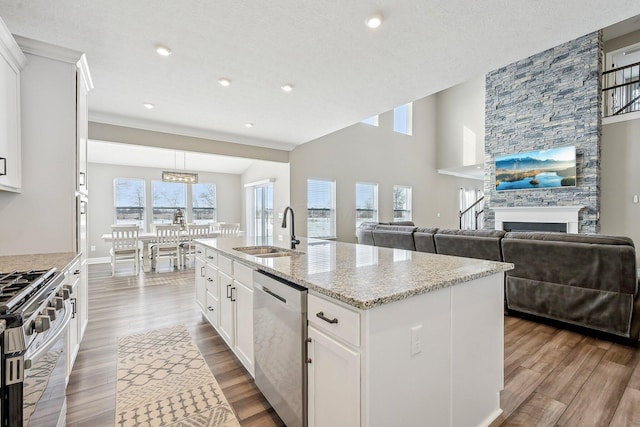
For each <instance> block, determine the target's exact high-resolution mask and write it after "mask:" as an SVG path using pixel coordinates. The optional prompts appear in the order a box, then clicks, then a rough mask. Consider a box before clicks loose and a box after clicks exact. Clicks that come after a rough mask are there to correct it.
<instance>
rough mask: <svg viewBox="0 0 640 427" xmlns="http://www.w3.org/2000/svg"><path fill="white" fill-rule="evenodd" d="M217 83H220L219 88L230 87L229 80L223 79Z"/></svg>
mask: <svg viewBox="0 0 640 427" xmlns="http://www.w3.org/2000/svg"><path fill="white" fill-rule="evenodd" d="M218 83H220V86H224V87H227V86H229V85H231V80H229V79H226V78H224V77H223V78H221V79H219V80H218Z"/></svg>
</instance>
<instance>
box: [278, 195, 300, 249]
mask: <svg viewBox="0 0 640 427" xmlns="http://www.w3.org/2000/svg"><path fill="white" fill-rule="evenodd" d="M287 211H289V212H291V228H290V234H291V249H295V248H296V245H297V244H299V243H300V240H298V239H296V224H295V217H294V215H293V209H291V207H290V206H287V207H286V208H284V215H282V228H287Z"/></svg>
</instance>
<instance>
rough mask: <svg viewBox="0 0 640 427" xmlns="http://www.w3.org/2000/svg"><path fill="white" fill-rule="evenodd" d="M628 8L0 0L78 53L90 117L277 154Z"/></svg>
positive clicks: (47, 37)
mask: <svg viewBox="0 0 640 427" xmlns="http://www.w3.org/2000/svg"><path fill="white" fill-rule="evenodd" d="M376 12H378V13H381V14H382V15H383V17H384V21H383V23H382V25H381V26H380V27H379V28H378V29H375V30H372V29H369V28H367V27H366V26H365V24H364V21H365V19H366V17H367V16H369V15H371V14H373V13H376ZM636 15H640V1H638V0H607V1H603V0H563V1H557V0H536V1H531V0H482V1H481V0H477V1H472V0H466V1H465V0H347V1H345V0H271V1H238V0H215V1H214V0H181V1H172V0H135V1H131V0H91V1H78V0H54V1H52V0H0V17H1V18H2V19H3V20H4V21H5V23H6V24H7V26H8V27H9V30H10V31H11V32H12V33H14V34H17V35H20V36H23V37H28V38H32V39H36V40H42V41H46V42H49V43H52V44H56V45H60V46H63V47H67V48H70V49H74V50H79V51H83V52H86V56H87V60H88V63H89V68H90V71H91V74H92V77H93V81H94V85H95V89H94V90H93V91H92V92H91V93H90V94H89V115H90V120H92V121H97V122H103V123H110V124H117V125H123V126H131V127H138V128H143V129H150V130H158V131H164V132H173V133H179V134H184V135H191V136H199V137H204V138H210V139H217V140H222V141H229V142H237V143H243V144H250V145H258V146H265V147H272V148H280V149H285V150H291V149H293V148H295V146H296V145H299V144H303V143H305V142H308V141H311V140H313V139H316V138H318V137H321V136H323V135H326V134H328V133H331V132H333V131H336V130H338V129H342V128H344V127H346V126H349V125H351V124H353V123H357V122H359V121H360V120H362V119H365V118H367V117H369V116H372V115H374V114H378V113H381V112H385V111H389V110H391V109H392V108H394V107H396V106H398V105H401V104H404V103H406V102H409V101H413V100H416V99H419V98H422V97H424V96H427V95H430V94H433V93H436V92H438V91H440V90H443V89H446V88H448V87H451V86H453V85H456V84H458V83H461V82H463V81H465V80H468V79H470V78H473V77H476V76H478V75H480V74H483V73H486V72H487V71H489V70H492V69H496V68H499V67H501V66H503V65H506V64H508V63H511V62H514V61H516V60H519V59H522V58H525V57H527V56H530V55H532V54H535V53H538V52H540V51H543V50H545V49H547V48H550V47H553V46H556V45H558V44H561V43H563V42H566V41H568V40H572V39H575V38H577V37H579V36H582V35H584V34H586V33H588V32H591V31H595V30H598V29H601V28H604V27H607V26H609V25H611V24H614V23H617V22H619V21H622V20H624V19H626V18H629V17H633V16H636ZM157 45H165V46H167V47H169V48H170V49H171V50H172V51H173V54H172V55H170V56H168V57H161V56H159V55H157V54H156V52H155V48H156V46H157ZM220 78H227V79H229V80H230V81H231V85H230V86H228V87H223V86H221V85H220V84H219V83H218V80H219V79H220ZM283 84H291V85H293V91H291V92H289V93H285V92H284V91H282V90H281V86H282V85H283ZM143 103H152V104H154V105H155V108H154V109H151V110H149V109H146V108H144V107H143ZM246 123H252V124H253V127H251V128H247V127H245V124H246Z"/></svg>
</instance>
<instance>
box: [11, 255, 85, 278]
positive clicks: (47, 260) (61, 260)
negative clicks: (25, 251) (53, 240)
mask: <svg viewBox="0 0 640 427" xmlns="http://www.w3.org/2000/svg"><path fill="white" fill-rule="evenodd" d="M79 256H80V255H79V254H77V253H75V252H57V253H50V254H29V255H5V256H0V272H2V273H4V274H8V273H12V272H14V271H27V270H48V269H50V268H52V267H55V268H56V269H57V270H58V271H62V270H64V269H65V268H66V267H67V266H68V265H69V264H71V263H72V262H73V261H75V260H76V258H77V257H79Z"/></svg>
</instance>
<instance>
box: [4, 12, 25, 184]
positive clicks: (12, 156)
mask: <svg viewBox="0 0 640 427" xmlns="http://www.w3.org/2000/svg"><path fill="white" fill-rule="evenodd" d="M26 62H27V59H26V57H25V56H24V55H23V53H22V51H21V50H20V48H19V47H18V44H17V43H16V42H15V40H14V39H13V36H12V35H11V33H10V32H9V30H8V29H7V27H6V26H5V24H4V22H3V21H2V19H1V18H0V190H5V191H13V192H20V190H21V187H22V160H21V154H22V151H21V143H20V71H21V69H22V68H23V67H24V66H25V64H26Z"/></svg>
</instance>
